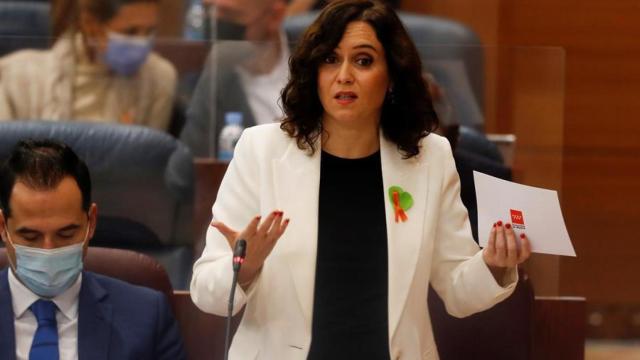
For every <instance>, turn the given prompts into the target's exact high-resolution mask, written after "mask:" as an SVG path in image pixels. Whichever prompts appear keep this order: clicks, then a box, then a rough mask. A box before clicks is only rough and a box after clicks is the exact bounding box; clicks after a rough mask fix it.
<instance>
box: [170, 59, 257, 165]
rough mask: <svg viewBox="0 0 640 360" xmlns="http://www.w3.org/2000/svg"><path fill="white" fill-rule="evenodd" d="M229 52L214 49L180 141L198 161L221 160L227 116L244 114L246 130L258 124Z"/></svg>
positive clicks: (188, 111) (194, 95)
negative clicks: (222, 132) (214, 158)
mask: <svg viewBox="0 0 640 360" xmlns="http://www.w3.org/2000/svg"><path fill="white" fill-rule="evenodd" d="M225 50H226V49H217V48H214V49H212V51H211V53H210V55H209V58H208V59H207V63H206V66H205V68H204V70H203V72H202V76H201V77H200V80H198V84H197V86H196V90H195V92H194V94H193V97H192V99H191V103H190V104H189V108H188V109H187V119H186V123H185V124H184V127H183V128H182V132H181V133H180V140H181V141H182V142H183V143H185V144H186V145H187V146H188V147H189V148H190V149H191V153H192V154H193V155H194V156H196V157H217V151H218V149H217V143H218V136H219V135H220V131H221V130H222V128H223V127H224V125H225V124H224V115H225V113H227V112H230V111H233V112H240V113H242V115H243V118H242V126H243V127H244V128H248V127H251V126H254V125H255V124H256V122H255V119H254V115H253V112H252V111H251V107H250V106H249V102H248V99H247V94H246V92H245V91H244V88H243V87H242V83H241V82H240V77H239V75H238V74H237V72H236V71H235V70H234V67H235V66H236V64H235V63H234V62H233V61H231V60H230V59H228V58H226V57H225Z"/></svg>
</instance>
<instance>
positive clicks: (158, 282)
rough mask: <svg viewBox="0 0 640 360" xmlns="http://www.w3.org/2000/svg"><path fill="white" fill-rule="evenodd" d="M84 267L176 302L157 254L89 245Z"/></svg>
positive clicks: (0, 258)
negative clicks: (148, 289)
mask: <svg viewBox="0 0 640 360" xmlns="http://www.w3.org/2000/svg"><path fill="white" fill-rule="evenodd" d="M7 266H9V263H8V260H7V252H6V249H4V248H0V269H4V268H6V267H7ZM84 270H87V271H91V272H94V273H98V274H102V275H106V276H109V277H112V278H116V279H120V280H123V281H126V282H128V283H130V284H133V285H139V286H145V287H148V288H151V289H155V290H158V291H160V292H162V293H163V294H165V295H166V296H167V299H169V301H170V302H171V304H172V306H174V304H173V303H174V301H173V299H172V296H173V288H172V287H171V282H170V281H169V276H168V275H167V272H166V271H165V270H164V268H163V267H162V266H161V265H160V264H159V263H158V262H157V261H156V260H154V259H153V258H151V257H149V256H147V255H144V254H140V253H137V252H134V251H130V250H123V249H109V248H99V247H89V248H88V249H87V256H86V257H85V259H84Z"/></svg>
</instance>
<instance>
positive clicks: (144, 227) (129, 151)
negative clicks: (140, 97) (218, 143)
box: [0, 121, 194, 289]
mask: <svg viewBox="0 0 640 360" xmlns="http://www.w3.org/2000/svg"><path fill="white" fill-rule="evenodd" d="M25 138H51V139H56V140H59V141H62V142H64V143H66V144H68V145H70V146H71V147H72V148H73V149H74V150H75V151H76V152H77V154H78V156H80V157H81V158H82V159H83V160H84V161H85V162H86V163H87V165H88V167H89V170H90V172H91V178H92V185H93V200H94V201H95V202H96V203H97V204H98V213H99V215H100V220H99V221H98V229H97V236H96V238H95V239H94V240H95V241H96V242H97V244H96V245H102V246H114V245H117V246H120V247H126V248H131V249H136V250H138V251H141V252H144V253H147V254H150V255H153V256H154V257H156V258H157V259H158V260H159V261H160V262H161V263H162V264H163V265H164V266H165V268H167V270H168V272H169V274H170V276H171V279H172V282H173V285H174V287H175V288H177V289H183V288H185V287H186V286H187V284H188V277H189V274H190V270H191V261H192V252H191V250H190V249H191V247H190V244H191V243H192V238H191V228H192V224H191V219H192V216H191V213H192V208H193V204H192V201H193V199H192V198H193V183H194V180H193V179H194V175H193V164H192V156H191V153H190V152H189V150H188V149H187V147H186V146H185V145H183V144H182V143H181V142H179V141H178V140H176V139H175V138H173V137H171V136H169V135H167V134H165V133H162V132H159V131H156V130H153V129H149V128H145V127H139V126H129V125H119V124H97V123H80V122H51V121H12V122H4V123H0V160H3V159H5V158H6V157H7V155H8V154H9V153H10V151H11V150H12V148H13V147H14V145H15V144H16V143H17V142H18V141H19V140H20V139H25ZM108 239H118V241H119V243H118V244H114V243H113V242H111V241H110V240H108Z"/></svg>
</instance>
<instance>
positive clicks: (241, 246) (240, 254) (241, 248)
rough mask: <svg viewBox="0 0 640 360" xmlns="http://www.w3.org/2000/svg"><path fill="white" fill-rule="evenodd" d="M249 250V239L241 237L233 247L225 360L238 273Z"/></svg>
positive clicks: (225, 337) (225, 351)
mask: <svg viewBox="0 0 640 360" xmlns="http://www.w3.org/2000/svg"><path fill="white" fill-rule="evenodd" d="M246 251H247V241H246V240H244V239H239V240H238V241H236V244H235V246H234V248H233V280H231V293H230V294H229V305H228V307H227V321H226V330H225V335H224V360H228V359H229V341H230V340H231V317H232V316H233V299H234V298H235V295H236V285H237V284H238V273H239V272H240V267H241V266H242V263H243V262H244V257H245V255H246Z"/></svg>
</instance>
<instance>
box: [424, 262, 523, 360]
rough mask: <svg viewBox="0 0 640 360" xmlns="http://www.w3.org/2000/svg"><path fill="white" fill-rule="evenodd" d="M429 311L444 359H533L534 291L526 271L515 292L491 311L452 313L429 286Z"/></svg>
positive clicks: (439, 351)
mask: <svg viewBox="0 0 640 360" xmlns="http://www.w3.org/2000/svg"><path fill="white" fill-rule="evenodd" d="M428 302H429V314H430V315H431V324H432V326H433V335H434V337H435V341H436V345H437V347H438V353H439V354H440V358H441V359H442V360H449V359H492V360H503V359H504V360H526V359H530V358H531V355H530V354H531V351H532V349H531V347H532V341H533V340H532V339H533V337H532V336H533V331H532V329H533V321H532V318H533V314H534V312H533V311H534V294H533V287H532V286H531V282H530V281H529V279H528V277H527V276H526V274H525V273H524V271H520V280H519V282H518V285H517V286H516V289H515V291H514V292H513V294H512V295H511V296H510V297H509V298H507V299H506V300H504V301H503V302H501V303H499V304H497V305H495V306H494V307H492V308H491V309H489V310H486V311H483V312H480V313H477V314H474V315H471V316H469V317H466V318H455V317H453V316H451V315H449V314H448V313H447V311H446V309H445V307H444V303H443V302H442V300H441V299H440V297H439V296H438V294H437V293H436V292H435V291H434V290H433V289H432V288H431V287H429V301H428Z"/></svg>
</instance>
